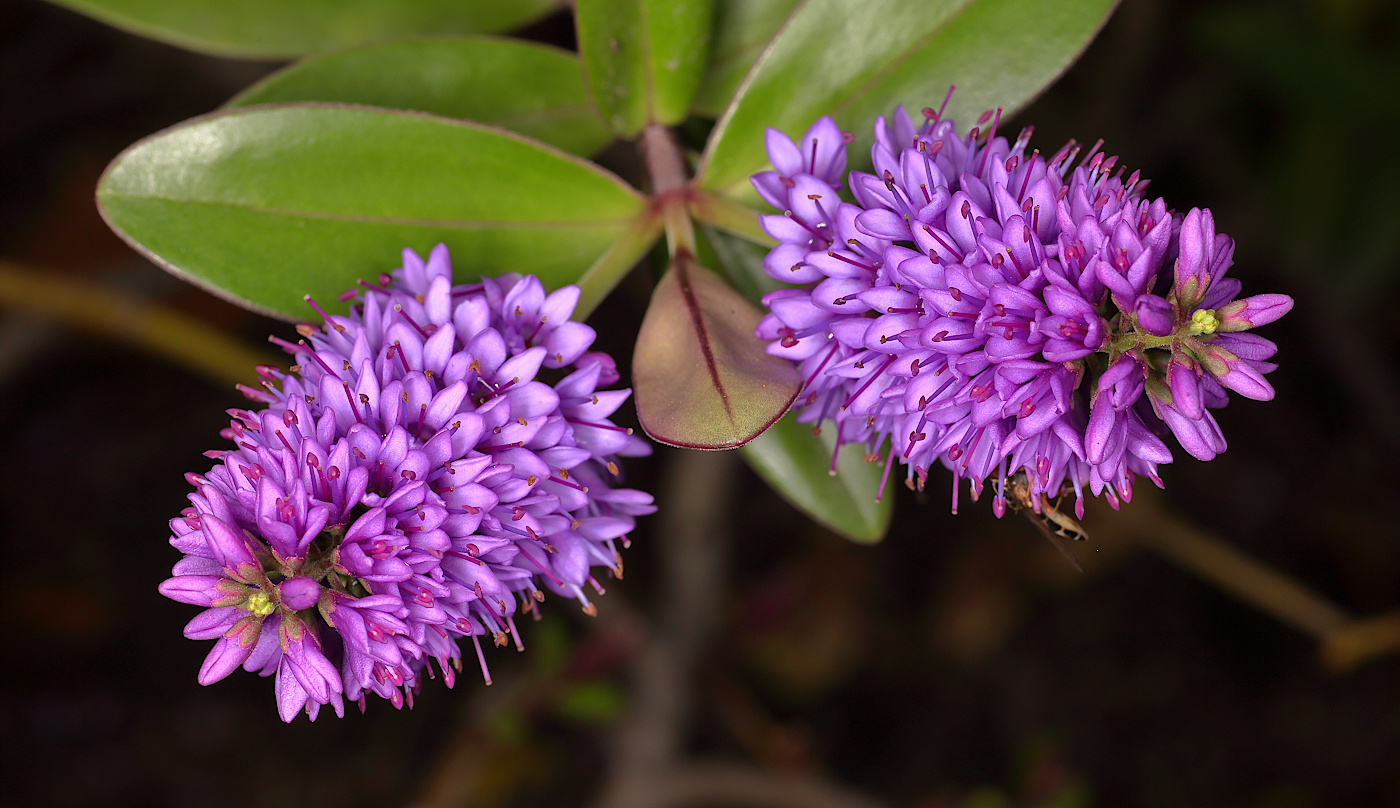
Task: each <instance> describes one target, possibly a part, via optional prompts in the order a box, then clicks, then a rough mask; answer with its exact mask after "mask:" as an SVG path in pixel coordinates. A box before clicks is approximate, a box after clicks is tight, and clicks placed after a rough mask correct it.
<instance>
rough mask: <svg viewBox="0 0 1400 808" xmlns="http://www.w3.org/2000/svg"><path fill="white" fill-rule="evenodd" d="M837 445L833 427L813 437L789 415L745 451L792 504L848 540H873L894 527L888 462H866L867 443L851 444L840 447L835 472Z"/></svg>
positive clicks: (881, 536) (764, 475)
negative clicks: (885, 480)
mask: <svg viewBox="0 0 1400 808" xmlns="http://www.w3.org/2000/svg"><path fill="white" fill-rule="evenodd" d="M835 448H836V430H835V429H834V428H831V427H830V426H828V427H827V428H824V429H822V430H821V434H820V435H819V436H813V435H812V427H811V425H809V424H799V423H797V420H796V418H794V417H793V416H791V415H789V416H787V417H786V418H784V419H782V420H781V421H779V422H778V423H776V424H774V425H773V428H772V429H770V430H768V431H767V432H764V433H763V434H762V435H759V436H758V438H756V439H755V440H754V441H753V442H752V443H750V444H748V445H747V446H745V447H744V448H743V452H744V459H745V460H747V461H748V462H749V465H750V466H751V467H752V468H753V470H754V471H756V472H757V473H758V476H760V477H762V478H763V479H764V481H765V482H767V483H768V484H769V485H771V486H772V487H773V490H775V491H777V492H778V493H779V494H782V495H783V498H784V499H786V500H787V501H788V502H790V503H792V506H793V507H795V508H797V509H798V510H799V511H802V512H803V513H805V514H807V515H808V516H810V517H811V518H812V519H813V520H815V521H816V522H818V523H819V524H821V525H823V526H824V527H827V528H829V529H830V530H833V531H835V532H837V533H840V534H841V535H843V536H845V537H846V538H848V539H851V540H853V541H858V542H862V543H866V544H873V543H874V542H877V541H879V540H880V539H882V538H884V536H885V531H886V530H888V529H889V526H890V512H891V510H892V503H893V502H894V491H892V490H885V491H884V492H883V493H882V492H880V475H881V474H882V473H883V471H884V464H883V463H880V462H873V463H867V462H865V456H864V453H863V449H864V447H862V446H859V445H855V444H850V443H848V444H845V445H844V446H842V447H841V454H840V456H839V457H838V458H837V460H836V474H835V475H834V476H833V475H832V474H831V473H830V469H831V458H832V455H833V454H834V452H835ZM896 474H897V472H896ZM891 485H892V483H891ZM881 493H882V495H881V496H880V499H879V501H878V502H877V501H876V499H875V497H876V495H877V494H881Z"/></svg>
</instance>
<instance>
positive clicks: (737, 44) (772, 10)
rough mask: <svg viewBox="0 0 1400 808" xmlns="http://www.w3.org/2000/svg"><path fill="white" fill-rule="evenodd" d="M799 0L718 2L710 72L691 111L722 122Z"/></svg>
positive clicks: (728, 0) (723, 0) (733, 0)
mask: <svg viewBox="0 0 1400 808" xmlns="http://www.w3.org/2000/svg"><path fill="white" fill-rule="evenodd" d="M798 2H799V0H718V2H716V3H715V35H714V44H713V46H711V56H710V69H709V71H708V72H707V73H706V74H705V81H704V83H703V84H701V85H700V92H699V93H698V94H697V95H696V96H695V103H694V104H692V105H691V111H693V112H695V113H696V114H699V115H708V116H710V117H712V118H718V117H719V116H720V115H721V114H722V113H723V112H724V108H725V107H727V106H729V99H731V98H733V97H734V91H735V90H737V89H739V84H740V83H741V82H743V80H744V76H746V75H748V72H749V68H751V67H753V63H754V62H756V61H758V57H759V56H761V55H762V54H763V48H764V47H765V46H767V44H768V43H769V42H770V41H772V39H773V35H774V34H776V33H777V32H778V29H779V28H781V27H782V25H783V21H784V20H786V19H787V17H788V15H789V14H791V13H792V10H793V8H794V7H796V6H797V4H798Z"/></svg>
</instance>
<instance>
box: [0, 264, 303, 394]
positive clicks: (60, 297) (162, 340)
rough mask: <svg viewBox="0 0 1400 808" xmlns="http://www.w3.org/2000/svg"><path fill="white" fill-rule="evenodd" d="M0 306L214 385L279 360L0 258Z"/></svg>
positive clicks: (164, 313)
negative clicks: (119, 345) (128, 348)
mask: <svg viewBox="0 0 1400 808" xmlns="http://www.w3.org/2000/svg"><path fill="white" fill-rule="evenodd" d="M0 306H4V307H5V308H8V309H12V310H15V311H20V312H24V313H27V314H32V315H38V316H40V317H46V318H50V319H54V320H58V321H60V322H62V323H64V324H65V325H68V326H71V327H74V328H78V329H82V330H84V331H88V332H90V333H92V334H95V335H97V336H100V337H108V338H112V339H116V340H119V341H121V342H125V343H127V344H129V345H132V346H134V347H137V348H140V349H142V350H146V351H149V352H151V353H152V354H155V355H156V356H160V357H162V358H164V359H167V360H169V361H171V362H173V363H175V364H177V365H179V366H181V367H183V368H185V369H187V370H189V371H191V372H193V373H195V374H196V375H199V376H203V377H204V378H206V379H209V380H210V381H213V382H215V383H216V384H219V385H232V384H236V383H239V382H244V383H255V382H256V381H257V373H256V371H254V370H253V368H254V367H255V366H257V365H276V364H280V363H281V362H282V361H283V359H282V358H281V357H279V356H277V355H275V354H273V353H271V352H269V351H264V350H259V349H255V348H251V347H249V346H247V345H245V344H244V343H242V342H241V341H239V340H237V339H234V338H233V337H230V336H228V335H227V334H225V333H224V332H223V331H220V330H219V329H217V328H213V327H210V326H208V325H206V324H205V323H202V322H200V321H198V320H196V319H194V318H193V317H189V316H187V315H185V314H182V313H180V312H178V311H174V310H172V309H169V308H166V307H164V306H161V305H158V304H156V303H151V302H149V301H145V300H141V299H140V298H137V297H135V296H133V295H130V294H128V293H126V292H121V291H118V290H115V289H111V288H106V287H99V286H95V285H93V284H90V283H88V282H87V281H85V280H84V279H82V278H80V277H76V276H73V275H60V274H57V273H46V272H43V271H41V270H39V269H37V268H34V267H25V266H20V265H18V264H13V263H8V262H3V261H0Z"/></svg>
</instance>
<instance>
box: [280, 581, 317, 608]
mask: <svg viewBox="0 0 1400 808" xmlns="http://www.w3.org/2000/svg"><path fill="white" fill-rule="evenodd" d="M277 593H278V594H279V595H281V596H282V605H283V606H284V607H285V608H287V609H290V610H291V611H294V612H299V611H301V610H302V609H310V608H311V607H312V606H315V605H316V601H318V600H320V599H321V585H320V584H318V583H316V582H315V581H314V580H312V579H310V578H307V577H305V576H300V577H297V578H288V579H287V580H285V581H283V582H282V583H280V584H278V585H277Z"/></svg>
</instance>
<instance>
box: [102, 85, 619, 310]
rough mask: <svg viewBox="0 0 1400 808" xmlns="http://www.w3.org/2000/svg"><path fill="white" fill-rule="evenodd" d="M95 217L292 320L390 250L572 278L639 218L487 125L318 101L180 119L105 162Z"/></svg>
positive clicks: (573, 171) (184, 271)
mask: <svg viewBox="0 0 1400 808" xmlns="http://www.w3.org/2000/svg"><path fill="white" fill-rule="evenodd" d="M97 199H98V203H99V205H100V206H101V208H102V212H103V215H104V216H105V217H106V218H107V221H108V223H109V224H110V225H111V226H112V228H113V229H115V230H116V231H117V233H118V234H119V235H120V236H122V237H123V238H125V239H126V240H127V242H128V243H130V244H131V245H132V246H133V247H135V248H136V249H137V250H139V251H141V252H142V253H144V254H145V255H146V256H147V257H149V258H150V259H151V260H152V261H155V262H156V263H157V264H159V265H161V266H163V267H165V268H166V269H168V270H170V271H171V272H173V273H175V274H176V275H180V276H182V277H184V278H186V279H187V280H190V281H192V282H194V283H196V284H198V285H200V286H203V287H205V288H207V289H210V290H211V291H213V292H215V293H217V294H220V295H223V296H224V297H227V298H229V299H230V300H233V301H234V302H236V303H239V304H241V305H244V306H247V307H248V308H251V309H254V310H258V311H264V312H267V313H270V314H273V315H276V316H281V317H289V318H298V317H302V316H304V315H305V313H306V307H305V305H304V304H303V302H302V295H303V294H308V293H309V294H311V295H313V296H315V297H317V298H318V299H320V300H321V301H322V302H323V304H329V303H330V302H332V301H333V300H334V299H335V297H336V296H337V295H338V294H339V293H340V292H342V291H344V290H345V289H347V288H349V287H351V286H353V285H354V283H355V281H356V279H358V278H373V277H376V276H377V275H378V274H379V273H381V272H383V271H386V270H387V269H389V268H392V267H393V266H395V265H397V262H398V259H397V256H398V254H399V251H400V250H401V249H402V248H404V247H411V248H413V249H415V250H417V251H419V252H420V253H424V254H426V252H425V251H427V250H428V249H430V248H431V247H432V246H433V245H434V244H436V243H438V242H440V241H441V242H445V243H446V244H447V245H448V247H449V248H451V250H452V252H453V255H454V257H455V259H456V263H457V267H458V278H459V279H461V280H465V279H467V278H468V277H471V276H475V275H478V274H481V275H494V274H497V273H501V272H507V271H511V272H519V271H528V272H531V273H534V274H535V275H538V276H539V277H540V280H541V281H543V282H544V284H545V285H546V286H548V287H551V288H553V287H558V286H562V285H564V284H568V283H572V282H574V281H576V280H578V278H579V276H580V274H582V273H583V271H584V270H585V269H586V268H587V267H588V266H589V264H590V263H591V262H592V261H593V260H594V259H596V258H597V257H598V256H599V255H600V254H602V253H603V252H604V251H605V250H606V249H607V248H608V246H609V245H610V244H611V243H612V242H613V241H614V240H616V239H617V238H618V237H619V236H620V235H622V234H623V233H624V232H627V231H628V230H629V229H630V228H631V227H632V225H633V222H634V220H635V219H636V218H637V217H638V216H639V215H642V214H644V212H645V210H644V203H643V200H642V198H641V197H640V196H639V195H638V194H637V193H636V192H635V191H634V190H632V189H631V188H629V187H628V186H627V185H626V184H624V183H623V182H622V181H621V180H619V179H618V178H617V177H615V176H613V175H611V174H609V173H607V172H606V171H604V170H603V169H601V168H599V167H597V166H595V165H593V164H592V163H588V162H586V161H583V160H580V159H578V158H576V157H571V156H569V155H566V154H563V153H561V152H558V151H555V150H554V149H551V148H549V147H548V146H544V145H542V144H539V143H535V142H534V141H530V140H526V139H524V138H522V137H520V136H518V135H515V134H512V133H510V132H505V131H503V130H500V129H493V128H491V127H487V126H482V125H480V124H472V123H467V122H464V121H456V120H451V119H447V118H438V117H434V116H431V115H424V114H421V113H412V112H394V111H390V110H381V109H372V108H368V107H344V106H338V105H329V104H295V105H286V106H271V107H253V108H248V109H237V110H232V111H228V112H221V113H216V114H214V115H210V116H206V117H203V118H196V119H194V120H191V121H186V122H185V123H183V124H180V125H179V126H176V127H174V128H172V129H168V130H166V131H164V132H160V133H158V134H155V135H152V136H151V137H149V138H146V139H145V140H142V141H140V142H139V143H137V144H135V145H134V146H132V147H130V148H129V149H127V150H126V151H125V152H123V153H122V154H121V155H119V156H118V157H117V159H116V160H115V161H113V163H112V165H111V166H110V167H108V169H107V173H106V174H105V175H103V177H102V180H101V181H100V182H99V183H98V188H97Z"/></svg>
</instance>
